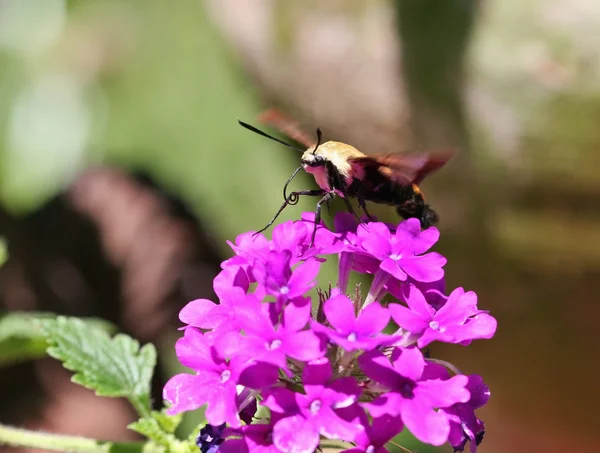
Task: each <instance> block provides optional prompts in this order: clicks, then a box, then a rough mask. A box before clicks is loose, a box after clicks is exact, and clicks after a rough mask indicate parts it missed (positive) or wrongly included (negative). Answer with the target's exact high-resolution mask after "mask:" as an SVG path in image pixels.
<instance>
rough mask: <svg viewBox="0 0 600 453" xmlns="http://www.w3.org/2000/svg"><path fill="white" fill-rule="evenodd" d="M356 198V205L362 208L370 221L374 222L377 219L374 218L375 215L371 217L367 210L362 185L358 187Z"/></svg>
mask: <svg viewBox="0 0 600 453" xmlns="http://www.w3.org/2000/svg"><path fill="white" fill-rule="evenodd" d="M356 198H358V207H359V208H362V210H363V212H364V213H365V214H366V216H367V217H368V219H369V220H370V221H371V222H375V221H376V220H377V219H375V217H373V216H372V215H371V213H370V212H369V211H368V210H367V201H366V200H365V195H364V189H363V186H362V185H361V186H360V187H359V188H358V193H357V194H356Z"/></svg>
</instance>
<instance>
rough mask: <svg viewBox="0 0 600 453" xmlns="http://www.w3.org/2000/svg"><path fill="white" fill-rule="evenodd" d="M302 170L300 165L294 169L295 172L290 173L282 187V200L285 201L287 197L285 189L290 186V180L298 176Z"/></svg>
mask: <svg viewBox="0 0 600 453" xmlns="http://www.w3.org/2000/svg"><path fill="white" fill-rule="evenodd" d="M300 170H302V165H300V166H299V167H298V168H296V170H295V171H294V173H292V176H290V177H289V178H288V180H287V182H286V183H285V186H283V199H284V200H286V201H287V199H288V197H287V187H288V185H289V184H290V182H292V179H294V177H295V176H296V175H297V174H298V172H299V171H300Z"/></svg>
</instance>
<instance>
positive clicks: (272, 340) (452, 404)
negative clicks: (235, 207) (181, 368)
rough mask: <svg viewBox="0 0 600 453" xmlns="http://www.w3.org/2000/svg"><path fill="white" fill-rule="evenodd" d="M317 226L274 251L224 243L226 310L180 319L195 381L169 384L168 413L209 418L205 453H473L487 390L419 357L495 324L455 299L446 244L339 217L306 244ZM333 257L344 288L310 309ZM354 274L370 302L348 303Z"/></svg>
mask: <svg viewBox="0 0 600 453" xmlns="http://www.w3.org/2000/svg"><path fill="white" fill-rule="evenodd" d="M313 221H314V214H310V213H305V214H303V216H302V218H301V220H298V221H289V222H285V223H282V224H280V225H278V226H276V227H275V228H274V230H273V234H272V239H270V240H269V239H267V237H266V236H264V235H263V234H255V233H253V232H249V233H244V234H242V235H240V236H238V237H237V238H236V241H235V243H229V244H230V246H231V248H232V249H233V252H234V256H233V257H231V258H229V259H228V260H226V261H224V262H223V263H222V266H221V267H222V271H221V272H220V273H219V275H218V276H217V277H216V278H215V280H214V282H213V286H214V290H215V293H216V294H217V297H218V303H216V302H213V301H210V300H206V299H199V300H195V301H192V302H190V303H189V304H188V305H187V306H186V307H184V308H183V310H182V311H181V313H180V320H181V321H182V322H183V323H184V324H185V326H184V327H182V330H183V331H184V335H183V338H181V339H180V340H179V341H178V342H177V345H176V353H177V356H178V358H179V360H180V362H181V363H182V364H183V365H185V366H187V367H188V368H190V369H191V370H192V371H193V373H191V374H190V373H182V374H179V375H176V376H174V377H173V378H171V380H169V382H168V383H167V384H166V386H165V388H164V397H165V399H166V400H168V401H169V402H170V403H171V406H170V408H169V412H170V413H172V414H175V413H179V412H182V411H190V410H195V409H198V408H200V407H202V406H206V412H205V416H206V420H207V422H208V424H207V425H206V426H205V427H204V428H202V430H201V432H200V435H199V436H198V440H197V442H198V445H199V447H200V449H201V451H202V452H210V453H216V452H221V453H231V452H242V453H244V452H247V453H278V452H284V453H288V452H290V453H312V452H314V451H315V450H317V448H319V447H322V446H324V445H326V443H327V442H328V440H336V441H342V442H343V445H345V446H346V447H345V448H346V450H345V451H347V452H352V453H359V452H368V453H384V452H387V451H388V448H387V446H388V445H389V442H390V441H391V440H392V439H393V437H395V436H396V435H397V434H399V433H400V432H401V431H402V430H403V429H405V428H406V429H408V430H410V431H411V432H412V434H413V435H414V436H415V437H417V438H418V439H419V440H421V441H422V442H425V443H429V444H432V445H442V444H444V443H449V444H450V445H451V446H452V447H454V449H455V450H456V451H463V450H464V448H465V447H466V446H467V444H468V445H469V448H470V450H471V452H475V451H476V447H477V445H478V444H479V443H480V442H481V440H482V439H483V434H484V430H485V426H484V424H483V422H482V421H481V420H479V419H478V418H477V416H476V415H475V410H476V409H479V408H480V407H482V406H483V405H485V404H486V403H487V401H488V399H489V395H490V393H489V389H488V387H487V386H486V385H485V384H484V382H483V379H482V378H481V377H480V376H478V375H476V374H470V375H465V374H462V373H461V372H460V371H459V370H458V368H457V367H456V366H455V365H452V364H450V363H448V362H444V361H443V360H440V359H434V358H431V357H429V356H428V355H427V354H424V353H423V351H422V349H423V348H425V347H426V346H428V345H429V344H431V343H432V342H444V343H453V344H460V345H468V344H469V343H470V342H471V341H472V340H475V339H484V338H485V339H487V338H491V337H492V336H493V335H494V333H495V331H496V320H495V319H494V318H493V317H492V316H491V315H490V314H488V313H487V312H485V311H483V310H480V309H479V308H478V307H477V297H476V295H475V293H473V292H472V291H465V290H464V289H463V288H457V289H454V290H453V291H450V293H449V294H448V295H447V293H446V291H445V282H444V265H445V264H446V259H445V258H444V257H443V256H442V255H440V254H439V253H437V252H435V251H431V248H432V247H433V246H434V245H435V243H436V242H437V240H438V239H439V231H438V230H437V229H436V228H435V227H430V228H427V229H426V230H421V228H420V225H419V222H418V221H417V220H415V219H409V220H406V221H403V222H401V223H400V224H399V225H388V224H385V223H381V222H367V223H362V224H360V225H359V224H357V223H356V221H355V220H354V219H353V218H352V216H350V215H348V214H340V215H338V216H336V218H335V222H334V223H335V230H334V231H330V230H329V229H328V228H327V227H326V226H325V225H324V224H323V223H321V224H320V225H317V231H316V235H315V241H314V243H312V233H313V228H315V225H314V222H313ZM332 255H333V257H337V258H338V260H337V263H338V278H337V281H335V282H331V286H332V289H330V290H327V291H324V290H322V289H319V290H318V291H317V294H318V295H317V296H316V297H315V296H311V290H312V289H313V288H314V287H315V285H316V283H317V280H318V277H319V272H320V269H321V264H322V262H324V261H325V260H327V259H331V257H332ZM352 273H359V274H368V275H371V276H372V283H371V285H370V287H369V288H368V290H367V291H366V294H365V296H364V297H362V296H361V295H360V293H359V291H358V290H356V291H355V290H350V291H349V288H348V282H349V277H350V275H351V274H352ZM321 283H328V282H321ZM257 407H258V409H257Z"/></svg>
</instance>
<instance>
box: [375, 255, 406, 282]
mask: <svg viewBox="0 0 600 453" xmlns="http://www.w3.org/2000/svg"><path fill="white" fill-rule="evenodd" d="M402 261H404V259H403V260H402ZM379 267H380V268H381V270H383V271H385V272H387V273H388V274H390V275H391V276H392V277H394V278H397V279H398V280H401V281H403V280H406V272H404V270H403V269H402V268H401V267H400V265H399V261H396V260H393V259H391V258H385V259H384V260H383V261H382V262H381V264H380V265H379Z"/></svg>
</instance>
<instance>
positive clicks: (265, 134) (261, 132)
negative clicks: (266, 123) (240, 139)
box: [238, 120, 305, 153]
mask: <svg viewBox="0 0 600 453" xmlns="http://www.w3.org/2000/svg"><path fill="white" fill-rule="evenodd" d="M238 123H240V126H242V127H245V128H246V129H248V130H250V131H252V132H254V133H255V134H258V135H262V136H263V137H266V138H268V139H270V140H273V141H275V142H277V143H279V144H281V145H283V146H287V147H288V148H290V149H293V150H295V151H300V152H301V153H303V152H304V151H305V150H303V149H300V148H296V147H295V146H292V145H290V144H289V143H286V142H284V141H283V140H279V139H278V138H277V137H273V136H272V135H269V134H267V133H266V132H263V131H261V130H260V129H257V128H255V127H254V126H251V125H250V124H248V123H244V122H243V121H240V120H238Z"/></svg>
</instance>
